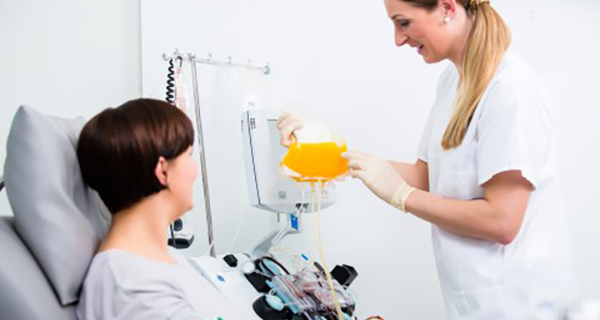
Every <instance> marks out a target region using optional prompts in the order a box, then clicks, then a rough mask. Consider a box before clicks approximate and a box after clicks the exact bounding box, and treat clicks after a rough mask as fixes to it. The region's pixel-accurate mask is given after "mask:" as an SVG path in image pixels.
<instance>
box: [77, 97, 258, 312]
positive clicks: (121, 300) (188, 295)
mask: <svg viewBox="0 0 600 320" xmlns="http://www.w3.org/2000/svg"><path fill="white" fill-rule="evenodd" d="M193 141H194V131H193V127H192V123H191V122H190V120H189V119H188V118H187V116H186V115H185V114H184V113H183V112H181V111H180V110H179V109H177V108H175V107H173V106H171V105H170V104H168V103H166V102H163V101H159V100H152V99H139V100H133V101H129V102H127V103H125V104H123V105H121V106H119V107H118V108H115V109H112V108H110V109H106V110H104V111H103V112H101V113H100V114H98V115H96V116H95V117H94V118H92V119H91V120H90V121H89V122H88V123H87V124H86V125H85V126H84V128H83V130H82V131H81V134H80V137H79V142H78V145H77V157H78V159H79V165H80V167H81V172H82V175H83V179H84V181H85V182H86V183H87V184H88V185H89V186H90V187H91V188H92V189H94V190H96V191H98V193H99V194H100V197H101V198H102V200H103V201H104V203H105V204H106V206H107V207H108V209H109V210H110V212H111V213H112V214H113V220H112V225H111V229H110V231H109V233H108V234H107V236H106V238H105V239H104V241H103V242H102V243H101V245H100V247H99V249H98V253H97V254H96V256H95V257H94V259H93V260H92V263H91V265H90V267H89V270H88V273H87V276H86V279H85V281H84V284H83V289H82V293H81V298H80V302H79V305H78V307H77V315H78V317H79V319H82V320H88V319H128V320H129V319H203V320H212V319H215V320H216V319H223V320H243V319H246V317H245V316H243V315H242V313H241V312H240V311H239V310H236V307H235V306H234V305H232V304H231V303H230V302H229V301H228V300H227V299H226V298H225V297H224V296H223V295H222V294H221V293H220V292H218V291H217V290H216V289H215V288H214V287H212V286H211V285H210V284H209V283H208V282H207V281H206V280H205V279H204V278H203V277H202V276H201V275H200V274H199V273H198V272H197V271H196V270H194V268H193V267H192V266H191V265H190V264H189V262H188V261H187V260H186V259H185V258H184V257H183V256H182V255H181V254H180V253H178V252H177V251H176V250H175V249H172V248H170V247H168V246H167V230H168V227H169V224H170V223H172V222H173V221H174V220H176V219H177V218H179V217H181V216H182V215H183V214H184V213H185V212H186V211H189V210H190V209H191V208H192V206H193V201H192V186H193V183H194V180H195V179H196V175H197V171H198V169H197V165H196V162H195V161H194V159H193V158H192V144H193Z"/></svg>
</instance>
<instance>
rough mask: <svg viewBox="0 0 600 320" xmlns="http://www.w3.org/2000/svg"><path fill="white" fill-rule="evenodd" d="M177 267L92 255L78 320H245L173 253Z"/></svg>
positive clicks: (123, 255) (120, 254)
mask: <svg viewBox="0 0 600 320" xmlns="http://www.w3.org/2000/svg"><path fill="white" fill-rule="evenodd" d="M169 253H170V254H171V256H172V257H173V258H174V259H175V261H177V265H171V264H168V263H163V262H158V261H154V260H150V259H147V258H144V257H141V256H138V255H134V254H132V253H128V252H125V251H120V250H108V251H104V252H100V253H98V254H96V256H94V259H93V260H92V264H91V265H90V268H89V270H88V273H87V275H86V278H85V281H84V284H83V289H82V293H81V297H80V298H79V305H78V306H77V317H78V319H80V320H109V319H111V320H119V319H123V320H125V319H127V320H134V319H156V320H160V319H165V320H166V319H171V320H184V319H185V320H189V319H198V320H217V319H221V320H245V319H247V317H246V316H245V315H244V314H243V313H242V312H241V311H240V310H239V309H238V308H237V307H236V306H235V305H234V304H233V303H232V302H230V301H229V300H228V299H227V298H226V297H225V296H224V295H223V294H222V293H221V292H219V291H217V290H216V289H215V288H214V287H213V286H212V285H211V284H210V283H208V281H206V280H205V279H204V278H203V277H202V276H201V275H200V273H199V272H198V271H196V270H195V269H194V268H193V267H192V266H191V265H190V263H189V262H188V261H187V259H186V258H185V257H184V256H183V255H182V254H181V253H179V252H177V250H175V249H173V248H169Z"/></svg>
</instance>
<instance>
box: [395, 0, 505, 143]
mask: <svg viewBox="0 0 600 320" xmlns="http://www.w3.org/2000/svg"><path fill="white" fill-rule="evenodd" d="M400 1H404V2H407V3H410V4H411V5H413V6H416V7H420V8H424V9H428V10H433V9H434V8H436V7H437V6H438V3H439V0H400ZM456 2H457V3H459V4H461V5H462V6H463V7H464V8H465V9H466V11H467V15H469V16H471V17H473V19H474V22H473V28H472V29H471V33H470V34H469V38H468V40H467V48H466V50H465V53H464V57H463V60H462V71H463V72H462V75H461V77H462V78H461V85H460V88H459V90H458V94H457V96H456V100H455V101H454V104H455V109H454V114H453V115H452V118H451V119H450V123H449V124H448V127H446V132H445V133H444V136H443V138H442V148H444V150H449V149H452V148H456V147H458V146H460V144H461V143H462V141H463V139H464V137H465V133H466V132H467V128H468V127H469V123H470V122H471V118H472V117H473V114H474V113H475V109H476V108H477V105H478V104H479V101H480V100H481V97H482V96H483V93H484V92H485V89H486V88H487V86H488V85H489V84H490V81H491V80H492V78H493V77H494V74H495V73H496V70H497V69H498V66H499V65H500V62H501V61H502V58H503V57H504V53H505V52H506V50H508V47H509V45H510V41H511V35H510V30H509V29H508V26H507V25H506V24H505V23H504V21H503V20H502V18H501V17H500V15H499V14H498V12H496V10H494V8H492V6H491V5H490V3H489V0H456Z"/></svg>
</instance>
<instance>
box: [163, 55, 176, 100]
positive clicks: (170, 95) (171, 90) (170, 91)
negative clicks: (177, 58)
mask: <svg viewBox="0 0 600 320" xmlns="http://www.w3.org/2000/svg"><path fill="white" fill-rule="evenodd" d="M165 100H166V101H167V102H168V103H170V104H175V65H174V63H173V59H171V60H169V69H168V73H167V98H166V99H165Z"/></svg>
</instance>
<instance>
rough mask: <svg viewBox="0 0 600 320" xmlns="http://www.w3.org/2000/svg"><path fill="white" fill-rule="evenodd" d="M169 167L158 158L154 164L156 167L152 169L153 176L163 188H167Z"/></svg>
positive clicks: (163, 159)
mask: <svg viewBox="0 0 600 320" xmlns="http://www.w3.org/2000/svg"><path fill="white" fill-rule="evenodd" d="M168 167H169V162H168V161H167V159H165V158H164V157H159V158H158V163H156V167H155V168H154V174H155V175H156V178H157V179H158V182H160V184H162V185H163V186H165V187H168V186H169V184H168V182H167V169H168Z"/></svg>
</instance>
